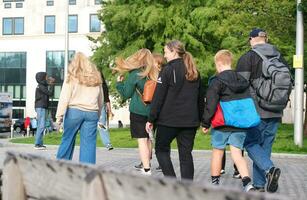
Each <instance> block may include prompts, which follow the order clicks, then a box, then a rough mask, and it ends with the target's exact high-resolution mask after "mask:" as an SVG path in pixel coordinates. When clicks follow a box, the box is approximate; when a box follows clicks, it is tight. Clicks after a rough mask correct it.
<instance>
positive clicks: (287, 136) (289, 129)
mask: <svg viewBox="0 0 307 200" xmlns="http://www.w3.org/2000/svg"><path fill="white" fill-rule="evenodd" d="M293 134H294V131H293V125H292V124H291V125H290V124H282V125H281V126H280V127H279V129H278V133H277V138H276V140H275V143H274V145H273V152H276V153H301V154H303V153H307V137H304V147H303V148H301V149H300V148H299V147H297V146H296V145H294V142H293V141H294V140H293ZM110 136H111V141H112V144H113V146H114V147H118V148H120V147H121V148H136V147H137V142H136V140H134V139H131V137H130V132H129V129H111V133H110ZM11 142H13V143H26V144H34V138H33V137H30V138H15V139H12V140H11ZM60 142H61V134H59V133H56V132H53V133H51V134H48V135H46V136H45V137H44V144H46V145H48V144H57V145H58V144H60ZM79 142H80V138H79V135H78V137H77V141H76V144H78V145H79ZM97 146H99V147H101V146H103V145H102V142H101V140H100V136H98V138H97ZM172 148H174V149H175V148H177V147H176V142H173V143H172ZM194 149H207V150H210V149H211V145H210V134H208V135H204V134H202V133H201V131H200V130H198V132H197V134H196V139H195V145H194Z"/></svg>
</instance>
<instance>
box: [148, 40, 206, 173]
mask: <svg viewBox="0 0 307 200" xmlns="http://www.w3.org/2000/svg"><path fill="white" fill-rule="evenodd" d="M164 57H165V58H166V60H167V64H166V66H165V67H163V70H162V72H161V73H160V75H159V79H158V82H157V83H158V84H157V87H156V90H155V94H154V98H153V100H152V103H151V111H150V115H149V118H148V122H147V124H146V130H147V131H148V132H150V131H151V130H152V129H153V124H154V123H155V124H156V126H157V135H156V146H155V152H156V156H157V159H158V162H159V165H160V166H161V168H162V172H163V174H164V175H165V176H171V177H176V174H175V171H174V168H173V164H172V161H171V158H170V145H171V143H172V141H173V140H174V139H175V138H176V140H177V145H178V152H179V161H180V172H181V178H182V179H193V177H194V164H193V157H192V150H193V145H194V138H195V134H196V130H197V128H198V127H199V124H200V115H199V113H200V111H201V106H200V104H201V101H202V98H201V95H200V94H201V93H200V86H201V81H200V76H199V73H198V71H197V68H196V65H195V63H194V60H193V57H192V55H191V54H190V53H189V52H187V51H186V50H185V48H184V46H183V44H182V43H181V42H180V41H178V40H174V41H171V42H169V43H167V44H166V45H165V47H164Z"/></svg>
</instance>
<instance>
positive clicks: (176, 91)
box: [148, 58, 203, 127]
mask: <svg viewBox="0 0 307 200" xmlns="http://www.w3.org/2000/svg"><path fill="white" fill-rule="evenodd" d="M185 72H186V68H185V64H184V62H183V59H182V58H178V59H175V60H172V61H170V62H169V63H167V65H166V66H165V67H164V68H163V70H162V72H161V73H160V75H159V78H158V84H157V88H156V91H155V94H154V97H153V100H152V102H151V111H150V115H149V119H148V121H149V122H151V123H156V124H158V125H163V126H169V127H198V126H199V123H200V117H199V112H200V110H199V109H200V103H201V101H203V99H202V98H201V95H200V94H201V93H200V90H201V80H200V78H198V79H197V80H195V81H188V80H187V79H186V78H185V74H186V73H185Z"/></svg>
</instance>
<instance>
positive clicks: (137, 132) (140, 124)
mask: <svg viewBox="0 0 307 200" xmlns="http://www.w3.org/2000/svg"><path fill="white" fill-rule="evenodd" d="M146 122H147V116H143V115H138V114H135V113H130V132H131V137H132V138H148V137H149V136H148V134H147V132H146V129H145V126H146Z"/></svg>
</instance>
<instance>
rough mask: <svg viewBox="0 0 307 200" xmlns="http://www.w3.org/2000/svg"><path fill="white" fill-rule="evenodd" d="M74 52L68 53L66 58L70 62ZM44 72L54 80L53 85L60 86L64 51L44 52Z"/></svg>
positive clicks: (62, 75)
mask: <svg viewBox="0 0 307 200" xmlns="http://www.w3.org/2000/svg"><path fill="white" fill-rule="evenodd" d="M74 54H75V51H69V55H68V58H69V60H71V58H72V57H73V55H74ZM46 72H47V74H48V75H49V76H52V77H53V78H55V83H58V84H62V83H63V79H64V51H47V52H46Z"/></svg>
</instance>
